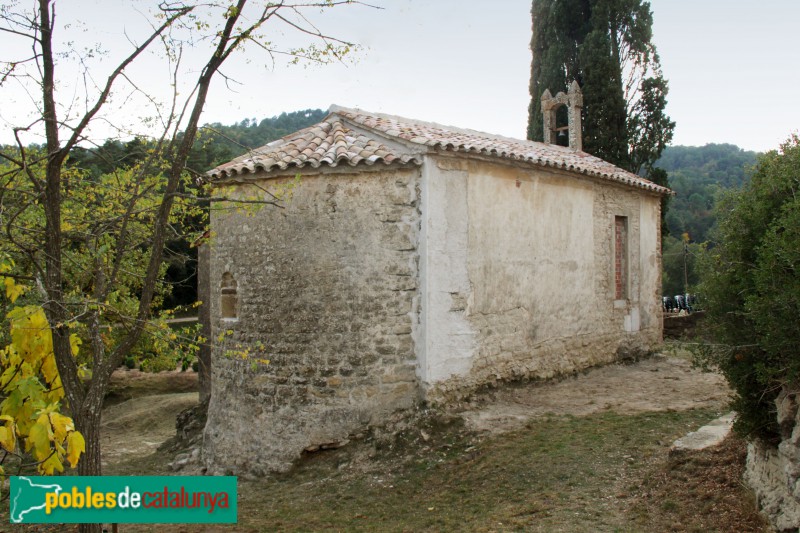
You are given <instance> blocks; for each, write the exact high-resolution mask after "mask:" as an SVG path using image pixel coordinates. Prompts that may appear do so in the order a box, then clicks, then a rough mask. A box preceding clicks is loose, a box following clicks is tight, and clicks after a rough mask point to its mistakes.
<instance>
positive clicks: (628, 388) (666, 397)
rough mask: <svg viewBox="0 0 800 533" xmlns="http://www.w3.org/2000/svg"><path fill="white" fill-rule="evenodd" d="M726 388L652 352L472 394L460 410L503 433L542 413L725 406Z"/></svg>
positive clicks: (472, 424) (477, 425)
mask: <svg viewBox="0 0 800 533" xmlns="http://www.w3.org/2000/svg"><path fill="white" fill-rule="evenodd" d="M729 394H730V389H729V388H728V386H727V384H726V383H725V379H724V378H723V377H722V376H720V375H718V374H711V373H703V372H701V371H699V370H696V369H693V368H692V367H691V363H690V362H689V361H688V360H687V359H685V358H682V357H676V356H671V355H655V356H653V357H651V358H649V359H645V360H643V361H640V362H638V363H635V364H630V365H609V366H605V367H601V368H596V369H593V370H590V371H589V372H586V373H585V374H581V375H578V376H576V377H572V378H567V379H565V380H562V381H558V382H548V383H542V384H539V385H531V384H527V385H517V386H509V387H502V388H499V389H497V390H494V391H491V392H489V393H486V394H484V395H482V396H481V397H479V398H477V399H476V401H474V402H472V404H473V406H474V407H472V408H469V409H467V410H466V411H465V412H463V413H462V416H463V417H464V419H465V421H466V423H467V426H468V427H469V428H470V429H473V430H475V431H478V432H481V433H489V434H495V433H503V432H506V431H512V430H514V429H517V428H520V427H522V426H523V425H525V422H526V421H527V420H529V419H531V418H534V417H540V416H544V415H547V414H559V415H564V414H566V415H575V416H585V415H589V414H592V413H596V412H600V411H613V412H615V413H618V414H635V413H641V412H653V411H684V410H688V409H695V408H699V407H713V408H724V406H725V405H726V404H727V402H728V401H729V399H730V398H729Z"/></svg>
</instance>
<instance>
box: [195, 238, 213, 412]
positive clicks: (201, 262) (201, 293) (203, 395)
mask: <svg viewBox="0 0 800 533" xmlns="http://www.w3.org/2000/svg"><path fill="white" fill-rule="evenodd" d="M210 259H211V245H210V244H208V243H205V244H201V245H200V246H198V247H197V299H198V300H200V302H201V303H200V309H199V310H198V313H197V314H198V317H197V318H198V320H199V321H200V335H202V336H203V338H204V339H206V340H205V341H204V342H201V343H200V350H199V351H198V353H197V366H198V368H197V382H198V387H199V389H200V403H201V404H203V403H207V402H208V400H209V399H210V398H211V279H210V274H211V272H209V268H210V266H211V264H210Z"/></svg>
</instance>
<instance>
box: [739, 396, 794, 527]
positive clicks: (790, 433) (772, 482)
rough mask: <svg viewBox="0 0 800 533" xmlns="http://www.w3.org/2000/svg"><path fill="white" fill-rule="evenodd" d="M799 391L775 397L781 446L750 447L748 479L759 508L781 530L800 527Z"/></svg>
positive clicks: (764, 444) (753, 445)
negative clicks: (797, 398)
mask: <svg viewBox="0 0 800 533" xmlns="http://www.w3.org/2000/svg"><path fill="white" fill-rule="evenodd" d="M796 397H797V391H787V390H784V391H782V392H781V394H780V395H778V397H777V398H776V400H775V404H776V407H777V418H778V423H779V424H780V427H781V434H782V440H781V442H780V444H779V445H778V447H777V448H776V447H774V446H771V445H769V444H767V443H764V442H760V441H754V442H751V443H750V444H749V446H748V448H747V469H746V470H745V476H744V477H745V480H746V481H747V483H748V484H749V485H750V486H751V487H752V488H753V490H754V491H755V493H756V496H757V497H758V503H759V507H760V508H761V511H762V512H763V513H764V514H765V515H766V516H767V518H768V519H769V521H770V522H771V523H772V525H773V526H774V527H775V529H776V530H777V531H779V532H785V531H793V532H796V531H798V530H800V417H799V416H798V408H797V400H796Z"/></svg>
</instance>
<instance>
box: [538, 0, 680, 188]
mask: <svg viewBox="0 0 800 533" xmlns="http://www.w3.org/2000/svg"><path fill="white" fill-rule="evenodd" d="M531 13H532V17H533V38H532V40H531V50H532V52H533V62H532V65H531V84H530V94H531V104H530V106H529V109H528V138H529V139H531V140H535V141H541V140H542V139H543V131H542V112H541V102H540V99H541V95H542V93H543V92H544V91H545V89H550V91H551V92H553V93H555V92H557V91H558V90H562V88H566V87H567V86H568V85H569V83H571V82H572V80H577V81H578V84H579V85H580V86H581V89H582V91H583V99H584V107H583V117H582V118H583V132H582V133H583V139H584V150H585V151H587V152H589V153H591V154H593V155H596V156H598V157H601V158H603V159H605V160H607V161H610V162H612V163H614V164H616V165H618V166H620V167H622V168H625V169H627V170H630V171H631V172H635V173H639V172H641V171H645V172H647V173H649V172H650V171H651V169H652V167H653V164H654V163H655V162H656V160H658V158H659V156H660V155H661V151H662V150H663V149H664V147H665V146H666V145H667V144H668V143H669V141H670V140H671V139H672V132H673V130H674V129H675V123H674V122H672V121H671V120H670V118H669V117H668V116H667V115H666V114H665V112H664V111H665V107H666V103H667V100H666V96H667V91H668V87H667V82H666V80H665V79H664V77H663V75H662V73H661V64H660V61H659V58H658V53H657V51H656V48H655V45H653V43H652V26H653V16H652V13H651V11H650V4H649V2H643V1H642V0H533V6H532V10H531Z"/></svg>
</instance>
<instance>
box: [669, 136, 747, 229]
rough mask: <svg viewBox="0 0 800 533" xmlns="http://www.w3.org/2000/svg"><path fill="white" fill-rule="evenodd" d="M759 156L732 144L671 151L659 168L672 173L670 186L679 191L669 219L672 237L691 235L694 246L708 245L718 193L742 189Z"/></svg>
mask: <svg viewBox="0 0 800 533" xmlns="http://www.w3.org/2000/svg"><path fill="white" fill-rule="evenodd" d="M756 155H757V154H756V152H748V151H745V150H742V149H741V148H739V147H738V146H734V145H732V144H707V145H705V146H670V147H667V149H665V150H664V153H663V154H662V156H661V159H659V160H658V162H657V163H656V166H657V167H660V168H663V169H664V170H666V171H667V172H668V173H669V186H670V188H672V190H673V191H675V196H674V197H673V198H672V199H671V201H670V204H669V210H668V211H667V217H666V223H667V227H668V228H669V233H670V235H672V236H673V237H677V238H680V237H681V235H683V234H684V233H688V234H689V239H690V240H691V241H692V242H698V243H699V242H705V241H706V240H707V239H708V230H709V229H710V228H711V226H712V225H713V223H714V220H713V216H712V213H711V208H712V207H713V205H714V199H715V198H716V195H717V193H718V192H719V191H720V190H723V189H729V188H732V187H741V186H742V185H743V184H744V183H745V182H746V181H747V179H748V178H747V176H748V168H749V167H751V166H753V165H754V164H755V162H756Z"/></svg>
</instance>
